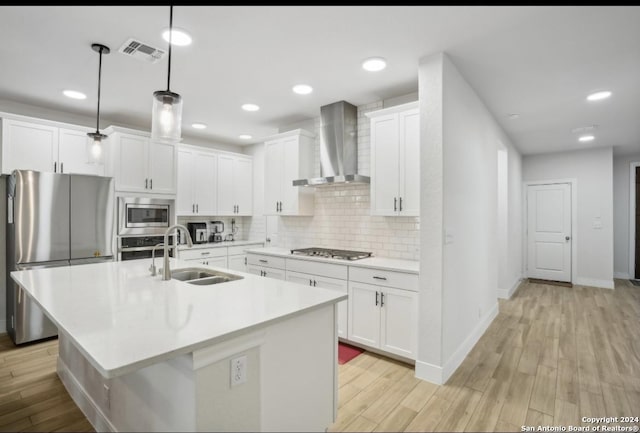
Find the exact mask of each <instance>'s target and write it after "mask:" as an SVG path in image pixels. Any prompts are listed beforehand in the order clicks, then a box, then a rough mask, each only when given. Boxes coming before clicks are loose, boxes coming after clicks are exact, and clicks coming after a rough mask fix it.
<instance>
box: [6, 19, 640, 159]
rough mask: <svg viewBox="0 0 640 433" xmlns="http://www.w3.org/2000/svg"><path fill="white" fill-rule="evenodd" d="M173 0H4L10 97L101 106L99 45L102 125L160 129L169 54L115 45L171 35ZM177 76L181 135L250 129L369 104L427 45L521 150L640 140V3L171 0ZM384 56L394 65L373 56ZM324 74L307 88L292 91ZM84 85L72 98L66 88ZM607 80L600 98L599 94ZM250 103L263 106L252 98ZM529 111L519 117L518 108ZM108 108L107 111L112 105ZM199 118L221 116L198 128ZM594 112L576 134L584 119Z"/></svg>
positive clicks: (402, 87) (266, 129)
mask: <svg viewBox="0 0 640 433" xmlns="http://www.w3.org/2000/svg"><path fill="white" fill-rule="evenodd" d="M168 23H169V7H168V6H84V7H80V6H53V7H45V6H5V7H0V36H1V37H2V40H3V43H2V44H0V99H3V100H9V101H16V102H21V103H25V104H31V105H36V106H41V107H45V108H50V109H56V110H61V111H64V112H68V113H71V114H74V115H85V116H89V117H91V116H93V117H95V109H96V92H97V69H98V68H97V62H98V55H97V53H96V52H94V51H93V50H91V48H90V46H91V44H92V43H94V42H97V43H102V44H105V45H107V46H109V47H110V48H111V54H109V55H107V56H105V57H104V58H103V69H102V77H103V80H102V99H101V118H102V119H103V121H102V122H101V127H102V128H104V127H106V126H107V125H108V124H109V123H111V122H115V123H122V124H125V125H133V126H137V127H140V128H143V129H146V130H149V128H150V125H151V95H152V93H153V92H154V91H155V90H164V89H165V88H166V79H167V60H166V56H165V58H164V59H163V60H161V61H160V62H158V63H156V64H151V63H146V62H144V61H142V60H138V59H135V58H132V57H128V56H125V55H123V54H120V53H118V49H119V48H120V46H121V45H122V44H123V43H124V42H125V41H126V40H127V39H129V38H131V37H133V38H136V39H138V40H140V41H142V42H145V43H148V44H150V45H152V46H155V47H158V48H161V49H166V48H167V43H166V42H165V41H164V40H163V39H162V38H161V31H162V30H163V29H165V28H167V27H168ZM173 23H174V27H180V28H184V29H186V30H188V31H189V32H190V33H191V35H192V37H193V44H192V45H190V46H188V47H174V49H173V53H172V65H171V66H172V75H171V90H172V91H174V92H177V93H180V94H181V95H182V96H183V98H184V112H183V137H184V138H185V141H188V138H189V137H196V138H199V139H209V140H213V141H216V142H222V143H230V144H242V143H245V142H243V141H242V140H240V139H238V135H239V134H242V133H248V134H252V135H253V136H254V139H253V140H251V142H257V141H259V140H260V138H261V137H264V136H267V135H270V134H273V133H275V132H277V131H278V128H279V127H280V126H283V125H287V124H292V123H295V122H298V121H303V120H306V119H309V118H314V117H317V116H319V114H320V106H322V105H325V104H329V103H332V102H335V101H339V100H346V101H348V102H350V103H352V104H355V105H360V104H365V103H369V102H374V101H378V100H381V99H388V98H392V97H396V96H400V95H404V94H408V93H411V92H416V91H417V89H418V62H419V59H420V58H421V57H422V56H426V55H430V54H433V53H436V52H440V51H444V52H446V53H447V54H448V55H449V56H450V57H451V59H452V60H453V62H454V63H455V64H456V65H457V67H458V68H459V70H460V71H461V73H462V74H463V75H464V76H465V78H466V79H467V80H468V81H469V83H470V84H471V85H472V86H473V88H474V89H475V90H476V91H477V92H478V94H479V95H480V97H481V98H482V99H483V100H484V101H485V103H486V105H487V107H488V108H489V110H490V111H491V112H492V113H493V115H494V116H495V118H496V120H497V121H498V122H499V123H500V125H501V126H502V127H503V129H504V130H505V131H506V133H507V134H508V135H509V137H510V138H511V139H512V140H513V142H514V144H515V145H516V146H517V147H518V148H519V149H520V151H521V152H522V153H523V154H534V153H542V152H553V151H561V150H571V149H580V148H585V147H598V146H614V153H615V154H617V155H618V154H620V155H621V154H627V153H632V152H635V151H640V7H638V6H617V7H615V6H614V7H587V6H563V7H559V6H527V7H523V6H482V7H475V6H437V7H436V6H398V7H392V6H175V7H174V22H173ZM370 56H382V57H385V58H386V59H387V61H388V67H387V68H386V69H385V70H383V71H381V72H378V73H370V72H366V71H364V70H363V69H362V68H361V67H360V64H361V61H362V60H363V59H364V58H366V57H370ZM298 83H307V84H310V85H312V86H313V88H314V92H313V93H312V94H311V95H307V96H300V95H296V94H294V93H293V92H292V91H291V87H292V86H293V85H294V84H298ZM69 88H70V89H75V90H80V91H82V92H85V93H86V94H87V95H88V96H89V97H88V98H87V99H86V100H84V101H76V100H71V99H67V98H65V97H63V96H62V95H61V92H62V90H64V89H69ZM599 89H609V90H611V91H612V92H613V96H612V97H611V98H610V99H608V100H605V101H602V102H599V103H590V102H587V101H586V100H585V97H586V96H587V94H588V93H590V92H592V91H594V90H599ZM245 102H253V103H256V104H258V105H260V107H261V110H260V111H257V112H252V113H249V112H245V111H243V110H241V109H240V105H242V104H243V103H245ZM509 113H519V114H520V117H519V118H518V119H515V120H512V119H509V118H508V117H507V115H508V114H509ZM105 119H106V120H105ZM193 122H204V123H206V124H208V125H209V127H208V128H207V129H206V130H204V131H196V130H194V129H192V128H191V127H190V125H191V123H193ZM594 124H595V125H597V129H596V130H595V135H596V137H597V139H596V140H595V141H594V142H592V143H589V144H586V145H585V144H582V143H578V141H577V136H576V134H575V133H572V132H571V131H572V129H574V128H578V127H582V126H587V125H594Z"/></svg>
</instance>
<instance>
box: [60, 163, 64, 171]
mask: <svg viewBox="0 0 640 433" xmlns="http://www.w3.org/2000/svg"><path fill="white" fill-rule="evenodd" d="M60 173H64V162H61V163H60Z"/></svg>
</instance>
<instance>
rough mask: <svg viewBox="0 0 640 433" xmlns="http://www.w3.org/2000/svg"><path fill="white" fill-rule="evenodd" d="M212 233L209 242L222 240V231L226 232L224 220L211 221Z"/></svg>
mask: <svg viewBox="0 0 640 433" xmlns="http://www.w3.org/2000/svg"><path fill="white" fill-rule="evenodd" d="M211 231H212V233H211V235H210V236H209V242H222V233H223V232H224V222H222V221H211Z"/></svg>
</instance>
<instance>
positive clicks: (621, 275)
mask: <svg viewBox="0 0 640 433" xmlns="http://www.w3.org/2000/svg"><path fill="white" fill-rule="evenodd" d="M613 278H622V279H623V280H630V279H631V274H629V273H628V272H614V273H613Z"/></svg>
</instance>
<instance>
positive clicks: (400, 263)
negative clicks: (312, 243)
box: [246, 247, 420, 274]
mask: <svg viewBox="0 0 640 433" xmlns="http://www.w3.org/2000/svg"><path fill="white" fill-rule="evenodd" d="M246 252H247V253H256V254H267V255H270V256H276V257H286V258H288V259H300V260H311V261H314V262H322V263H335V264H339V265H346V266H358V267H361V268H373V269H384V270H388V271H397V272H407V273H410V274H419V273H420V262H419V261H417V260H401V259H390V258H386V257H368V258H366V259H358V260H343V259H328V258H325V257H316V256H304V255H301V254H291V250H290V249H286V248H278V247H265V248H250V249H248V250H247V251H246Z"/></svg>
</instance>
